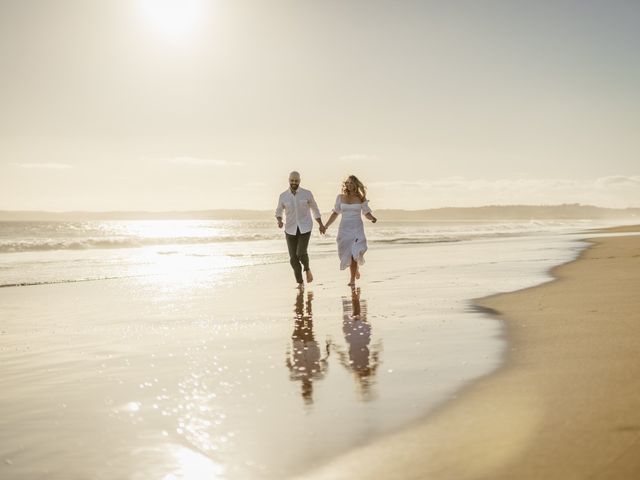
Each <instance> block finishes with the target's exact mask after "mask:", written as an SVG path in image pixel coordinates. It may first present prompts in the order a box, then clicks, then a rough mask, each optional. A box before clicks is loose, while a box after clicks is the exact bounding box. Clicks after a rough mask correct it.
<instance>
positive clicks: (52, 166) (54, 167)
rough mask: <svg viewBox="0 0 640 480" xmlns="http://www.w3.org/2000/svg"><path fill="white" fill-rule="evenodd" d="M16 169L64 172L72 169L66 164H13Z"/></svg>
mask: <svg viewBox="0 0 640 480" xmlns="http://www.w3.org/2000/svg"><path fill="white" fill-rule="evenodd" d="M13 165H15V166H16V167H18V168H27V169H34V170H35V169H40V170H66V169H69V168H73V167H72V166H71V165H69V164H67V163H14V164H13Z"/></svg>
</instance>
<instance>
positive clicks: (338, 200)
mask: <svg viewBox="0 0 640 480" xmlns="http://www.w3.org/2000/svg"><path fill="white" fill-rule="evenodd" d="M333 211H334V212H336V213H342V195H338V196H337V197H336V204H335V205H334V206H333Z"/></svg>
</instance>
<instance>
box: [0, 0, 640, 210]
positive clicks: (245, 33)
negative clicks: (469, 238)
mask: <svg viewBox="0 0 640 480" xmlns="http://www.w3.org/2000/svg"><path fill="white" fill-rule="evenodd" d="M638 25H640V2H638V1H635V0H629V1H623V0H611V1H604V0H602V1H593V0H576V1H556V0H546V1H545V0H542V1H529V0H527V1H518V0H504V1H490V0H469V1H452V2H447V1H427V0H422V1H418V0H415V1H412V0H406V1H405V0H403V1H398V0H389V1H378V0H361V1H357V0H323V1H317V0H288V1H285V0H269V1H264V0H209V1H207V0H155V1H154V0H109V1H104V0H58V1H56V0H50V1H45V0H40V1H36V0H20V1H0V209H6V210H21V209H45V210H138V209H146V210H187V209H210V208H250V209H272V208H274V207H275V203H276V201H277V195H278V194H279V192H281V191H282V190H284V189H285V188H287V177H288V173H289V171H290V170H294V169H295V170H299V171H300V172H301V173H302V186H303V187H306V188H309V189H311V190H312V191H313V192H314V193H315V196H316V199H317V200H318V202H319V203H320V207H321V209H322V210H323V211H327V210H328V209H329V208H330V207H331V206H332V203H333V199H334V198H335V195H336V194H337V193H338V190H339V186H340V182H341V180H342V179H343V178H344V177H345V176H346V175H347V174H351V173H353V174H356V175H357V176H359V177H360V178H361V180H363V181H364V182H365V184H367V185H368V186H369V197H370V199H371V205H372V207H375V206H378V207H380V208H406V209H417V208H432V207H440V206H476V205H486V204H511V203H526V204H556V203H564V202H566V203H575V202H580V203H589V204H596V205H599V206H610V207H626V206H635V207H638V206H640V161H639V160H640V140H639V138H640V135H639V132H640V55H639V54H638V52H640V28H638Z"/></svg>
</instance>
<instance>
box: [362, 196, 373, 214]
mask: <svg viewBox="0 0 640 480" xmlns="http://www.w3.org/2000/svg"><path fill="white" fill-rule="evenodd" d="M361 208H362V213H363V214H365V215H366V214H367V213H371V208H369V200H365V201H364V202H362V207H361Z"/></svg>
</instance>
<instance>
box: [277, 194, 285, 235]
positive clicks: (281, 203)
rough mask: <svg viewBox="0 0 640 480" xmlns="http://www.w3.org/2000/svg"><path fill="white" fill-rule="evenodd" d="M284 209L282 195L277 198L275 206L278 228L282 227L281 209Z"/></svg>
mask: <svg viewBox="0 0 640 480" xmlns="http://www.w3.org/2000/svg"><path fill="white" fill-rule="evenodd" d="M283 210H284V202H283V201H282V195H280V197H279V198H278V206H277V207H276V220H278V228H282V225H283V223H282V211H283Z"/></svg>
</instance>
